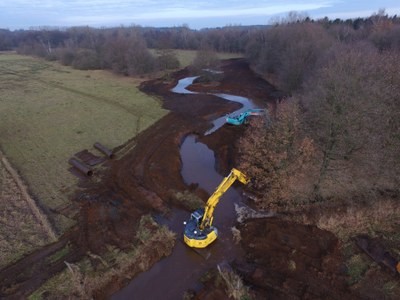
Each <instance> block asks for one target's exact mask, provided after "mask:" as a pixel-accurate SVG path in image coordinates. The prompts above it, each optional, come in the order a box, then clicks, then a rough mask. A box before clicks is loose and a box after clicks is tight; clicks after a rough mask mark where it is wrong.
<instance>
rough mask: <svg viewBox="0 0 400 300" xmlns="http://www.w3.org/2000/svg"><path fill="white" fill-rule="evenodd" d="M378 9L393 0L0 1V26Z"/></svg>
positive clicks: (252, 21) (356, 13) (395, 9)
mask: <svg viewBox="0 0 400 300" xmlns="http://www.w3.org/2000/svg"><path fill="white" fill-rule="evenodd" d="M380 8H384V9H386V12H387V13H388V14H389V15H394V14H397V15H400V1H399V0H379V1H375V0H373V1H368V0H355V1H348V0H302V1H298V0H275V1H269V0H223V1H219V0H214V1H211V0H208V1H206V0H197V1H194V0H114V1H111V0H0V28H9V29H12V30H13V29H20V28H24V29H26V28H29V27H32V26H33V27H36V26H58V27H70V26H84V25H89V26H96V27H99V26H100V27H103V26H106V27H108V26H118V25H125V26H129V25H133V24H135V25H141V26H154V27H163V26H168V27H170V26H180V25H182V24H187V25H188V26H189V27H190V28H193V29H200V28H204V27H221V26H225V25H259V24H261V25H265V24H268V23H269V22H270V21H271V19H273V18H276V17H277V16H282V15H285V14H287V13H288V12H290V11H298V12H306V13H307V14H308V15H309V16H310V17H311V18H315V19H317V18H323V17H325V16H327V17H329V18H330V19H335V18H342V19H346V18H356V17H367V16H370V15H371V14H372V13H374V12H377V11H378V10H379V9H380Z"/></svg>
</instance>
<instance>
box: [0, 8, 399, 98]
mask: <svg viewBox="0 0 400 300" xmlns="http://www.w3.org/2000/svg"><path fill="white" fill-rule="evenodd" d="M334 41H339V42H342V43H350V42H356V41H367V42H368V43H370V44H371V45H373V46H374V47H376V48H377V49H379V50H380V51H384V50H389V49H399V48H400V18H398V17H397V16H388V15H386V14H385V13H384V12H383V11H380V12H379V13H377V14H375V15H372V16H371V17H369V18H357V19H351V20H340V19H336V20H329V19H327V18H325V19H320V20H312V19H310V18H308V17H303V16H302V15H299V14H296V13H292V14H289V16H288V17H287V18H284V19H281V20H279V21H278V22H277V23H276V24H274V25H271V26H226V27H222V28H211V29H202V30H192V29H190V28H188V27H187V26H181V27H172V28H150V27H140V26H131V27H118V28H91V27H72V28H67V29H54V28H46V27H42V28H37V29H35V30H17V31H10V30H7V29H0V51H4V50H17V51H18V52H19V53H21V54H29V55H35V56H39V57H44V58H46V59H49V60H60V61H61V62H62V63H63V64H65V65H72V66H73V67H75V68H78V69H112V70H113V71H115V72H117V73H122V74H126V75H136V74H144V73H148V72H152V71H155V70H159V69H169V68H171V69H173V68H176V67H178V66H179V63H178V60H177V59H176V57H175V56H174V55H173V53H172V52H171V51H168V49H191V50H207V51H217V52H231V53H243V54H245V55H246V56H247V57H248V59H249V60H250V62H251V63H252V64H253V65H254V66H256V67H257V69H258V70H259V71H260V72H269V73H277V75H278V76H279V77H280V78H282V79H283V81H284V82H285V89H286V90H287V91H289V92H290V91H292V90H293V89H296V88H297V87H298V86H299V85H300V83H301V82H302V78H303V76H304V75H305V74H306V73H307V72H309V71H310V70H311V69H312V67H313V65H314V63H316V60H317V57H318V55H319V53H320V52H321V51H323V50H324V49H326V48H329V47H330V45H331V44H332V43H333V42H334ZM148 49H158V50H159V51H158V53H157V54H158V55H154V54H152V53H150V52H149V50H148ZM298 51H300V52H298ZM299 58H300V59H299ZM288 68H290V69H291V70H290V72H289V73H290V74H289V73H287V69H288Z"/></svg>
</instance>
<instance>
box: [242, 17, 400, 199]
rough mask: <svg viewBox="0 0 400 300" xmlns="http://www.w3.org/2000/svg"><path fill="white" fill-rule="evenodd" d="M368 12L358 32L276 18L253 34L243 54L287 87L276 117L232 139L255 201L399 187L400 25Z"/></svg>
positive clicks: (370, 194)
mask: <svg viewBox="0 0 400 300" xmlns="http://www.w3.org/2000/svg"><path fill="white" fill-rule="evenodd" d="M374 20H375V23H374V26H373V27H372V28H364V29H358V30H360V31H359V32H356V31H354V29H353V28H351V27H349V25H348V24H345V23H338V24H331V25H330V26H325V25H324V24H315V23H311V22H296V23H284V24H280V25H277V26H276V27H274V28H272V29H271V30H269V32H268V34H267V33H266V34H265V39H264V40H263V41H261V42H259V43H258V44H255V46H258V49H257V51H254V49H252V50H253V51H254V52H253V53H252V54H254V53H255V54H256V55H254V56H253V57H251V59H252V60H253V62H254V63H255V65H256V66H257V67H258V69H259V70H261V72H265V74H270V73H274V74H275V75H276V76H277V77H278V79H279V80H278V82H280V85H281V86H282V88H283V89H285V91H286V92H287V94H288V97H287V99H286V100H285V101H283V102H282V103H281V104H278V108H277V113H276V116H275V117H274V121H273V122H272V123H269V124H267V125H268V126H265V124H253V126H251V127H250V128H249V129H248V130H249V131H250V132H249V133H248V134H246V135H245V137H244V138H243V139H242V140H241V144H240V148H241V149H242V157H241V168H242V169H243V170H244V171H245V172H247V173H248V174H249V175H250V176H252V177H254V178H256V181H255V183H254V184H253V188H254V189H255V190H258V191H259V192H260V198H261V202H260V205H261V206H263V207H278V206H282V205H283V206H291V207H293V206H295V205H298V204H304V203H308V202H310V201H311V202H314V201H324V200H327V199H331V200H332V199H337V198H340V199H351V200H356V199H358V200H360V199H361V200H362V201H371V200H372V201H373V200H374V199H376V196H378V195H381V194H385V193H388V192H390V193H392V194H393V193H394V194H395V195H398V194H399V193H400V190H399V186H400V155H399V153H398V151H399V149H400V64H399V63H398V62H399V61H400V47H399V46H398V44H397V41H398V38H400V31H398V30H399V27H398V26H399V25H398V24H396V23H393V22H391V21H392V19H391V18H388V17H385V16H384V15H383V16H374ZM336 26H339V27H336ZM365 30H368V32H365ZM344 32H347V33H348V35H346V34H344ZM393 35H394V36H395V37H393V38H388V37H392V36H393ZM338 37H340V38H338ZM378 37H379V38H378ZM383 37H384V38H383ZM382 39H384V40H385V43H384V44H382V43H380V42H377V41H381V40H382ZM383 45H385V46H383ZM248 53H249V52H248Z"/></svg>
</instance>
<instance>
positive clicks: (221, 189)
mask: <svg viewBox="0 0 400 300" xmlns="http://www.w3.org/2000/svg"><path fill="white" fill-rule="evenodd" d="M236 180H239V181H240V182H241V183H243V184H247V183H248V182H249V178H247V176H246V175H244V174H243V173H242V172H240V171H239V170H237V169H235V168H233V169H232V170H231V172H230V173H229V175H228V176H226V177H225V178H224V179H223V180H222V182H221V183H220V185H219V186H218V187H217V189H216V190H215V192H214V193H213V194H212V195H211V196H210V198H208V200H207V204H206V206H205V207H204V208H199V209H197V210H195V211H194V212H193V213H192V214H191V215H190V220H189V221H187V222H184V224H185V231H184V241H185V243H186V244H187V245H188V246H189V247H193V248H205V247H207V246H208V245H210V244H211V243H212V242H214V241H215V240H216V239H217V237H218V230H217V228H215V227H214V226H212V223H213V219H214V216H213V214H214V209H215V207H216V206H217V204H218V202H219V199H220V198H221V197H222V195H223V194H224V193H225V192H226V191H227V190H228V189H229V187H230V186H231V185H232V184H233V183H234V182H235V181H236Z"/></svg>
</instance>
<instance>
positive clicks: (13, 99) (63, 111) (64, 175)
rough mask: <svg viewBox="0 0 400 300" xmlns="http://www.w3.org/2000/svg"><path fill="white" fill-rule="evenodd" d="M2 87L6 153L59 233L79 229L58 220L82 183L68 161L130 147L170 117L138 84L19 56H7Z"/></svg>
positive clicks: (0, 74) (0, 133)
mask: <svg viewBox="0 0 400 300" xmlns="http://www.w3.org/2000/svg"><path fill="white" fill-rule="evenodd" d="M0 82H1V84H0V148H1V150H2V151H3V153H4V155H5V156H6V157H7V158H8V159H9V161H10V162H11V164H12V165H13V167H14V168H15V169H17V171H18V173H19V174H20V176H21V177H22V179H23V180H24V181H25V182H26V184H27V185H28V187H29V190H30V193H31V194H32V195H33V196H34V198H35V199H36V201H37V203H38V204H39V206H40V207H41V208H42V209H43V211H44V212H46V213H47V214H48V215H49V218H50V221H51V222H52V223H53V224H54V225H55V229H56V230H57V231H58V232H59V233H61V232H63V231H64V230H65V229H66V228H68V227H69V226H71V225H72V224H73V221H72V220H70V219H69V218H68V217H66V216H63V215H61V214H59V213H58V211H60V210H61V209H63V208H65V207H66V206H68V203H69V200H68V196H69V192H71V191H72V190H73V189H74V188H75V186H76V183H77V178H75V176H74V175H72V174H71V173H70V172H69V171H68V169H69V167H70V166H69V164H68V159H69V158H70V157H71V156H73V155H74V154H75V153H77V152H79V151H81V150H83V149H88V150H89V151H92V152H93V153H94V154H98V152H97V153H96V152H95V151H94V150H93V148H92V147H93V144H94V143H95V142H100V143H102V144H103V145H105V146H107V147H109V148H114V147H117V146H119V145H121V144H124V143H125V142H126V141H128V140H129V139H131V138H132V137H134V136H135V135H136V134H138V133H139V132H140V131H142V130H144V129H146V128H147V127H148V126H150V125H151V124H153V123H154V122H155V121H157V120H159V119H160V118H161V117H162V116H164V115H165V114H166V113H167V111H165V110H163V109H162V108H161V106H160V103H159V102H158V101H157V100H156V99H154V98H152V97H150V96H147V95H145V94H143V93H141V92H140V91H139V90H138V88H137V86H138V83H139V80H138V79H134V78H128V77H120V76H116V75H113V74H111V73H110V72H106V71H80V70H74V69H72V68H70V67H65V66H62V65H60V64H58V63H52V62H48V61H44V60H41V59H36V58H32V57H27V56H20V55H17V54H13V53H0Z"/></svg>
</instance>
